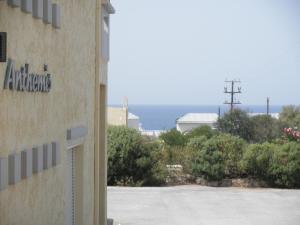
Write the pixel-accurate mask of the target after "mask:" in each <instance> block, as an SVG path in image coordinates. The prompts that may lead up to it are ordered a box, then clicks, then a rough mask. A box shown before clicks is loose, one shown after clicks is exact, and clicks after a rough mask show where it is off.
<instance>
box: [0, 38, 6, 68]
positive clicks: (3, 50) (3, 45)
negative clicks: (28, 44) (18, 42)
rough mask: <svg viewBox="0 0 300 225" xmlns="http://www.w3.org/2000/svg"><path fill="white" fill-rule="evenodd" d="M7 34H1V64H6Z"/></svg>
mask: <svg viewBox="0 0 300 225" xmlns="http://www.w3.org/2000/svg"><path fill="white" fill-rule="evenodd" d="M6 36H7V34H6V32H0V62H6Z"/></svg>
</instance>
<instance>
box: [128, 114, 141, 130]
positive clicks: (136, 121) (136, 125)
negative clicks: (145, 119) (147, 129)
mask: <svg viewBox="0 0 300 225" xmlns="http://www.w3.org/2000/svg"><path fill="white" fill-rule="evenodd" d="M127 127H129V128H133V129H136V130H139V129H140V118H139V117H138V116H137V115H134V114H133V113H130V112H128V118H127Z"/></svg>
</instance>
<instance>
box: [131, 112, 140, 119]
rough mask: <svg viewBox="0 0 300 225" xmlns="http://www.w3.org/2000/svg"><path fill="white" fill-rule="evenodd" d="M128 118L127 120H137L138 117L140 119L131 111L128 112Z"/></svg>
mask: <svg viewBox="0 0 300 225" xmlns="http://www.w3.org/2000/svg"><path fill="white" fill-rule="evenodd" d="M128 119H129V120H138V119H140V117H138V116H137V115H134V114H133V113H131V112H128Z"/></svg>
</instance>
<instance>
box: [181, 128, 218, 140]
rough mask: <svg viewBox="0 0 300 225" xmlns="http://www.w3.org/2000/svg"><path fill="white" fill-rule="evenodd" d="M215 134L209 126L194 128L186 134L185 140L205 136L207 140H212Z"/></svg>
mask: <svg viewBox="0 0 300 225" xmlns="http://www.w3.org/2000/svg"><path fill="white" fill-rule="evenodd" d="M216 134H217V131H216V130H213V129H212V128H211V127H210V126H201V127H197V128H194V129H193V130H191V131H189V132H188V133H186V134H185V135H186V137H187V139H191V138H194V137H200V136H205V137H206V138H207V139H209V138H212V137H213V136H215V135H216Z"/></svg>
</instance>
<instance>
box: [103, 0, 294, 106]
mask: <svg viewBox="0 0 300 225" xmlns="http://www.w3.org/2000/svg"><path fill="white" fill-rule="evenodd" d="M112 3H113V5H114V6H115V8H116V10H117V13H116V14H115V15H113V16H111V61H110V69H109V97H108V99H109V104H118V103H122V101H123V98H124V96H127V97H128V99H129V104H222V103H223V102H224V100H225V95H224V94H223V86H224V80H225V79H226V78H227V79H231V78H238V79H240V80H241V81H242V90H243V94H242V95H241V98H240V99H241V101H242V103H243V104H264V103H265V99H266V97H267V96H269V97H270V98H271V103H272V104H300V1H299V0H278V1H277V0H184V1H183V0H112Z"/></svg>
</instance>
